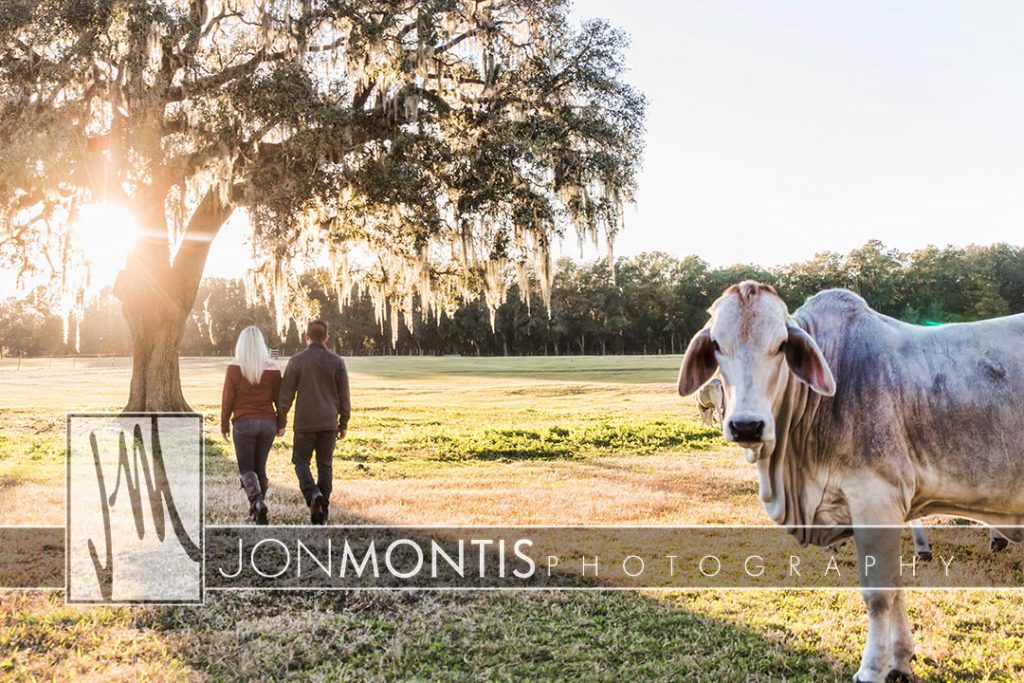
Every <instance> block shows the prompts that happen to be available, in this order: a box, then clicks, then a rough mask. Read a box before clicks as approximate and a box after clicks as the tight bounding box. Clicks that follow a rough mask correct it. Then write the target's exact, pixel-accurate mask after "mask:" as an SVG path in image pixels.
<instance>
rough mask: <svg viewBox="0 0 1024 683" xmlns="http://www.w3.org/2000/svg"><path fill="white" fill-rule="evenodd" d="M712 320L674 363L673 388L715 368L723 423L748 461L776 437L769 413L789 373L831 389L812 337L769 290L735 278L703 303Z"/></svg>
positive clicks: (695, 383)
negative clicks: (721, 392) (676, 372)
mask: <svg viewBox="0 0 1024 683" xmlns="http://www.w3.org/2000/svg"><path fill="white" fill-rule="evenodd" d="M709 312H710V313H711V320H709V321H708V324H707V325H705V326H704V329H702V330H701V331H700V332H698V333H697V335H696V336H694V338H693V339H692V340H691V341H690V345H689V346H688V347H687V349H686V355H685V356H683V364H682V367H681V368H680V370H679V393H680V395H682V396H687V395H689V394H692V393H693V392H695V391H696V390H697V389H699V388H700V386H701V385H702V384H704V382H707V381H708V379H710V377H711V375H712V374H714V372H715V370H716V369H718V370H720V371H721V375H722V382H723V385H724V387H725V394H726V401H725V404H726V414H725V424H724V425H723V431H724V434H725V439H726V441H732V442H735V443H736V444H739V445H740V446H743V447H744V448H747V449H749V450H748V451H747V457H748V459H750V460H751V461H753V460H755V459H756V458H757V457H758V454H759V452H760V451H761V448H762V446H764V445H765V444H766V443H772V442H774V441H775V418H774V416H775V415H776V413H777V409H778V408H779V405H780V403H781V401H782V398H783V394H784V390H785V387H786V382H787V380H788V379H789V374H790V373H792V374H793V375H794V376H796V378H797V379H799V380H800V381H801V382H804V383H805V384H807V385H808V386H809V387H810V388H811V389H813V390H814V391H816V392H818V393H819V394H823V395H825V396H832V395H833V394H835V391H836V383H835V379H834V378H833V377H832V371H831V370H830V369H829V367H828V363H826V362H825V358H824V356H822V354H821V349H819V348H818V344H817V343H816V342H815V341H814V339H813V338H812V337H811V336H810V335H809V334H807V332H805V331H804V330H803V329H801V328H800V327H798V326H797V324H796V323H795V322H794V321H793V320H792V319H791V318H790V316H789V312H788V310H787V309H786V304H785V303H784V302H783V301H782V299H781V298H779V296H778V294H776V293H775V290H774V289H773V288H772V287H770V286H768V285H763V284H760V283H757V282H750V281H747V282H741V283H740V284H738V285H733V286H732V287H730V288H729V289H727V290H725V293H724V294H722V296H721V297H719V299H718V300H717V301H716V302H715V303H714V304H712V305H711V308H710V309H709Z"/></svg>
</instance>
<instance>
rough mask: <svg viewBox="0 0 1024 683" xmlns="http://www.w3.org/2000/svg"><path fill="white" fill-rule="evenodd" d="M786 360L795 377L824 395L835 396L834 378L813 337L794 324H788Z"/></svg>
mask: <svg viewBox="0 0 1024 683" xmlns="http://www.w3.org/2000/svg"><path fill="white" fill-rule="evenodd" d="M786 329H787V331H788V332H789V337H788V338H787V339H786V362H787V363H789V369H790V370H792V371H793V374H794V375H796V376H797V378H798V379H799V380H800V381H801V382H803V383H804V384H806V385H807V386H809V387H810V388H811V389H814V390H815V391H816V392H818V393H819V394H822V395H824V396H835V393H836V380H835V377H833V376H832V370H831V369H830V368H829V367H828V363H826V362H825V356H823V355H822V354H821V349H820V348H818V343H817V342H816V341H814V337H812V336H811V335H809V334H807V333H806V332H804V331H803V330H802V329H800V328H799V327H797V326H796V325H788V326H787V328H786Z"/></svg>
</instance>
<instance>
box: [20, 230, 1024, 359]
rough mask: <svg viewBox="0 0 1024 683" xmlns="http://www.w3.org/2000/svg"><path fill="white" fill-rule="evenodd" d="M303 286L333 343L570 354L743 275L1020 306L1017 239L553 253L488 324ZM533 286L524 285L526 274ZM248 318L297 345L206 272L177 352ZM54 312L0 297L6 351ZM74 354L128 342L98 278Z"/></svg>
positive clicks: (662, 346)
mask: <svg viewBox="0 0 1024 683" xmlns="http://www.w3.org/2000/svg"><path fill="white" fill-rule="evenodd" d="M302 278H303V282H302V286H303V287H304V288H305V289H306V290H307V291H308V292H310V294H311V297H312V299H313V301H314V302H315V305H317V306H319V310H320V316H321V317H322V318H323V319H324V320H325V321H326V322H327V323H328V325H329V327H330V329H331V336H332V344H333V346H334V348H335V350H336V351H338V352H339V353H342V354H345V355H373V354H377V355H380V354H401V355H406V354H417V355H418V354H422V355H444V354H461V355H580V354H663V353H681V352H682V350H683V349H684V348H685V346H686V343H687V342H688V340H689V339H690V337H691V336H692V335H693V334H694V333H695V332H696V331H697V330H699V329H700V327H701V326H702V325H703V324H704V322H705V321H706V320H707V313H706V309H707V308H708V306H710V305H711V302H712V301H714V299H715V298H717V297H718V295H719V294H720V293H721V292H722V290H724V289H725V288H726V287H728V286H729V285H731V284H733V283H735V282H738V281H740V280H744V279H755V280H759V281H761V282H765V283H769V284H772V285H773V286H775V288H776V289H777V290H778V292H779V294H780V295H781V296H782V297H783V299H785V300H786V302H787V304H788V305H789V306H790V309H791V310H794V309H795V308H797V307H798V306H799V305H800V304H801V303H803V301H804V300H805V299H806V298H807V297H808V296H810V295H812V294H814V293H815V292H818V291H820V290H822V289H826V288H829V287H845V288H847V289H850V290H853V291H854V292H857V293H858V294H860V295H861V296H863V297H864V298H865V299H866V300H867V301H868V303H869V304H870V305H871V306H872V307H873V308H874V309H875V310H878V311H880V312H881V313H884V314H886V315H890V316H893V317H896V318H899V319H901V320H904V321H907V322H911V323H917V324H924V325H935V324H942V323H949V322H963V321H969V320H978V319H982V318H991V317H997V316H1002V315H1009V314H1014V313H1021V312H1024V247H1016V246H1011V245H1007V244H996V245H992V246H985V247H980V246H969V247H963V248H961V247H946V248H936V247H926V248H924V249H919V250H917V251H913V252H900V251H898V250H895V249H889V248H886V247H885V246H884V245H883V244H882V243H881V242H878V241H872V242H868V243H867V244H865V245H864V246H862V247H860V248H858V249H855V250H853V251H851V252H849V253H847V254H838V253H834V252H826V253H822V254H819V255H817V256H815V257H814V258H812V259H810V260H808V261H803V262H799V263H793V264H789V265H785V266H780V267H776V268H764V267H759V266H756V265H746V264H744V265H734V266H728V267H718V268H716V267H712V266H710V265H709V264H708V263H707V262H706V261H704V260H703V259H701V258H699V257H697V256H687V257H684V258H675V257H673V256H670V255H668V254H665V253H661V252H649V253H644V254H640V255H637V256H632V257H622V258H619V259H617V260H616V262H615V267H614V269H613V268H612V267H611V265H610V264H609V263H608V261H607V260H602V261H595V262H586V263H578V262H574V261H572V260H568V259H563V260H561V261H559V262H558V264H557V268H556V274H555V278H554V284H553V287H552V296H551V315H550V317H549V316H548V314H547V311H546V310H545V308H544V305H543V303H542V302H541V300H540V297H539V296H538V295H536V294H532V295H531V296H529V297H527V299H526V300H525V301H524V300H521V299H520V297H519V291H518V287H517V285H515V284H510V285H509V295H508V301H507V302H506V303H505V304H502V305H501V306H500V307H499V308H498V310H497V313H496V316H495V327H494V329H493V330H492V329H491V325H490V315H489V311H488V308H487V305H486V303H485V302H484V301H483V300H476V301H472V302H469V303H467V304H464V305H462V306H461V307H459V308H458V309H457V310H456V311H455V312H454V314H453V315H451V316H443V317H441V319H440V320H437V321H435V320H433V319H431V320H428V321H417V322H416V325H415V326H414V329H413V330H409V329H407V328H406V327H405V326H404V325H403V326H402V328H401V329H400V331H399V335H398V341H397V344H395V345H394V346H393V345H392V343H391V330H390V328H389V323H388V322H385V323H384V325H383V326H382V325H379V324H378V323H377V321H376V320H375V316H374V309H373V305H372V303H371V301H370V299H369V297H367V296H358V295H355V296H353V297H352V301H351V303H350V304H348V305H346V306H345V307H344V309H343V310H339V306H338V302H337V300H336V299H335V295H334V290H333V288H332V287H330V286H329V285H328V284H327V278H326V276H325V274H324V273H322V272H319V271H309V272H307V273H305V274H304V275H303V276H302ZM532 289H533V291H536V288H532ZM247 325H257V326H259V327H260V328H262V329H263V330H264V332H265V334H266V335H267V338H268V342H269V343H270V344H271V346H272V347H274V348H276V349H278V350H279V351H280V352H281V353H282V354H290V353H292V352H294V351H296V350H297V349H299V348H301V346H302V341H301V339H300V330H299V328H297V327H296V325H295V324H292V326H291V328H290V329H289V331H288V333H287V335H285V336H284V337H283V338H282V337H281V336H280V335H278V334H277V333H276V332H275V330H274V328H275V326H274V323H273V318H272V315H271V313H270V312H269V311H268V310H267V309H266V308H265V307H264V306H261V305H256V306H251V305H248V304H247V303H246V297H245V291H244V287H243V283H242V281H241V280H229V279H221V278H207V279H205V280H204V281H203V282H202V284H201V286H200V289H199V293H198V296H197V297H196V304H195V306H194V307H193V309H192V315H191V316H190V319H189V321H188V323H187V327H186V330H185V336H184V339H183V341H182V352H183V353H184V354H186V355H228V354H230V353H231V352H232V349H233V346H234V342H235V339H236V337H237V335H238V332H239V331H240V330H241V329H242V328H243V327H245V326H247ZM61 337H62V335H61V322H60V317H59V316H58V314H57V313H56V308H55V301H54V298H53V297H52V296H51V295H49V294H48V293H47V291H46V290H45V289H38V290H36V291H33V292H31V293H30V294H29V295H28V296H24V297H20V298H11V299H8V300H7V301H5V302H3V303H2V304H0V351H2V352H3V353H4V354H6V355H15V354H22V355H26V356H43V355H63V354H68V353H71V349H70V348H69V347H68V346H67V345H65V344H64V343H63V342H62V339H61ZM80 349H81V352H82V353H83V354H127V353H129V351H130V350H131V339H130V336H129V333H128V329H127V326H126V324H125V322H124V318H123V317H122V315H121V310H120V304H119V302H117V301H116V300H115V299H114V298H113V297H112V296H110V294H109V292H107V293H104V294H102V295H100V296H99V297H98V298H97V299H96V300H95V301H93V302H92V303H91V304H90V305H89V306H88V308H87V310H86V312H85V316H84V319H83V322H82V325H81V341H80Z"/></svg>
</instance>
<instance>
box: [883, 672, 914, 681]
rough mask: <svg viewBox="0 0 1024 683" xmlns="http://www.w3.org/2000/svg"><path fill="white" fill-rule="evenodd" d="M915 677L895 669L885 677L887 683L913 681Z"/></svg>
mask: <svg viewBox="0 0 1024 683" xmlns="http://www.w3.org/2000/svg"><path fill="white" fill-rule="evenodd" d="M912 681H913V679H912V678H911V677H910V674H906V673H903V672H902V671H897V670H896V669H893V670H892V671H890V672H889V675H888V676H886V677H885V683H912Z"/></svg>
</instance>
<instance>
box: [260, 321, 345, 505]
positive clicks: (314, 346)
mask: <svg viewBox="0 0 1024 683" xmlns="http://www.w3.org/2000/svg"><path fill="white" fill-rule="evenodd" d="M306 344H307V346H306V350H305V351H302V352H301V353H299V354H297V355H295V356H293V357H292V359H291V360H289V361H288V366H287V367H286V368H285V371H284V379H283V380H282V382H281V395H280V399H279V401H278V406H279V410H278V421H277V427H278V436H282V435H283V434H284V427H285V425H286V424H287V423H288V410H289V409H290V408H291V407H292V401H293V400H295V398H296V394H298V400H297V401H295V421H294V425H293V430H292V431H294V432H295V439H294V441H293V444H292V465H294V466H295V475H296V476H297V477H298V478H299V489H300V490H301V491H302V496H303V497H304V498H305V499H306V504H307V505H309V521H310V522H311V523H313V524H326V523H327V510H328V505H329V503H330V500H331V488H332V481H331V480H332V474H333V473H332V467H331V459H332V458H333V457H334V445H335V443H336V442H337V440H338V439H343V438H345V433H346V431H347V430H348V420H349V417H350V416H351V413H352V405H351V402H350V399H349V390H348V370H346V369H345V361H343V360H342V359H341V358H340V357H338V356H337V355H335V354H334V353H331V352H330V351H329V350H328V349H327V346H326V344H327V323H325V322H324V321H322V320H314V321H313V322H311V323H309V325H308V326H307V327H306ZM314 454H315V455H316V481H314V480H313V473H312V472H311V471H310V469H309V463H310V460H311V459H312V457H313V455H314Z"/></svg>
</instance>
